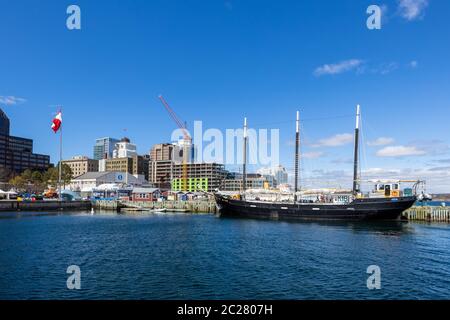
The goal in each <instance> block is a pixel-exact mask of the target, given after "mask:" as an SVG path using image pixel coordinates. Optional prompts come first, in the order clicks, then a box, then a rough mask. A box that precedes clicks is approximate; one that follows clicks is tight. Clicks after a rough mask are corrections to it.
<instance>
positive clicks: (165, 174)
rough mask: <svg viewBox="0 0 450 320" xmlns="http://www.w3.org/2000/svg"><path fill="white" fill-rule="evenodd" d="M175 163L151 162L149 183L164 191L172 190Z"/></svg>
mask: <svg viewBox="0 0 450 320" xmlns="http://www.w3.org/2000/svg"><path fill="white" fill-rule="evenodd" d="M173 166H174V162H173V161H171V160H163V161H150V162H149V166H148V181H149V182H150V183H153V184H154V185H155V186H157V187H158V188H160V189H162V190H170V189H171V182H172V177H173Z"/></svg>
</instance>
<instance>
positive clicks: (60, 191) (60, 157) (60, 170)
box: [58, 108, 63, 201]
mask: <svg viewBox="0 0 450 320" xmlns="http://www.w3.org/2000/svg"><path fill="white" fill-rule="evenodd" d="M59 112H60V113H61V114H62V108H61V109H60V110H59ZM62 127H63V126H62V123H61V127H60V128H59V177H58V184H59V201H62V189H61V188H62V185H61V176H62V139H63V138H62Z"/></svg>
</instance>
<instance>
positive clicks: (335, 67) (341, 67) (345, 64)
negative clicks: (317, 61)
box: [314, 59, 363, 77]
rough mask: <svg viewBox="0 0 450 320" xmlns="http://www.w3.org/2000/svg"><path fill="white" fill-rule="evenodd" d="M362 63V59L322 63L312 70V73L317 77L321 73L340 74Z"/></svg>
mask: <svg viewBox="0 0 450 320" xmlns="http://www.w3.org/2000/svg"><path fill="white" fill-rule="evenodd" d="M362 64H363V61H362V60H359V59H350V60H345V61H341V62H338V63H335V64H324V65H323V66H320V67H318V68H317V69H316V70H314V75H315V76H316V77H319V76H322V75H331V74H340V73H344V72H347V71H351V70H353V69H355V68H358V67H360V66H361V65H362Z"/></svg>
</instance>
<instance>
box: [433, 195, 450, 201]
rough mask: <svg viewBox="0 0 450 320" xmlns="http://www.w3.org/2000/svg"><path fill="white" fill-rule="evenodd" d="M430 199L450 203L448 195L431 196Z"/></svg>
mask: <svg viewBox="0 0 450 320" xmlns="http://www.w3.org/2000/svg"><path fill="white" fill-rule="evenodd" d="M432 197H433V200H435V201H450V193H437V194H432Z"/></svg>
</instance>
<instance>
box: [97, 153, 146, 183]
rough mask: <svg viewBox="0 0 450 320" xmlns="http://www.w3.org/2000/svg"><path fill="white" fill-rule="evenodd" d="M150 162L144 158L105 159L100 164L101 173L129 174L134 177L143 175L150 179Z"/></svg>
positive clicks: (136, 156) (135, 156)
mask: <svg viewBox="0 0 450 320" xmlns="http://www.w3.org/2000/svg"><path fill="white" fill-rule="evenodd" d="M148 170H149V161H148V159H146V158H145V157H143V156H138V155H134V156H133V157H124V158H112V159H104V160H101V161H100V163H99V171H101V172H108V171H116V172H128V173H130V174H133V175H143V176H144V177H145V179H148Z"/></svg>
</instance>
